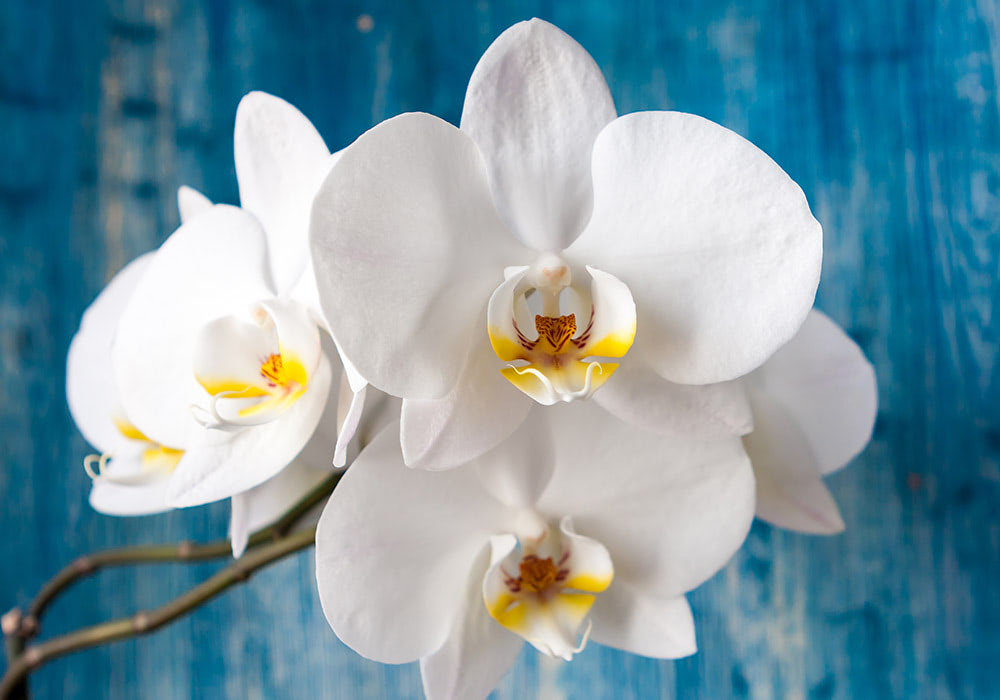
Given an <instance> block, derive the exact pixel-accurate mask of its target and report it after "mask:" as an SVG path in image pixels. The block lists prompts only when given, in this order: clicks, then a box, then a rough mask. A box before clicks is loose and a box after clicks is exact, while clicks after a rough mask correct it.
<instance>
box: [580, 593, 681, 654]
mask: <svg viewBox="0 0 1000 700" xmlns="http://www.w3.org/2000/svg"><path fill="white" fill-rule="evenodd" d="M590 619H591V620H592V621H593V623H594V629H593V632H591V634H590V636H591V638H592V639H593V640H594V641H595V642H597V643H598V644H603V645H604V646H608V647H614V648H615V649H622V650H624V651H628V652H631V653H633V654H640V655H642V656H649V657H652V658H654V659H679V658H682V657H684V656H690V655H691V654H693V653H695V652H696V651H697V650H698V647H697V644H696V642H695V633H694V618H693V617H692V615H691V607H690V606H689V605H688V603H687V601H686V600H685V599H684V596H678V597H676V598H657V597H654V596H651V595H649V594H647V593H645V592H643V591H641V590H637V589H635V588H632V587H630V586H629V585H628V584H627V583H625V582H622V581H614V582H612V584H611V587H610V588H609V589H608V590H606V591H605V592H604V593H602V594H601V595H599V596H597V600H596V601H595V602H594V607H593V609H592V610H591V612H590Z"/></svg>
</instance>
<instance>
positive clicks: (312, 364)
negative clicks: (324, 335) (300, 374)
mask: <svg viewBox="0 0 1000 700" xmlns="http://www.w3.org/2000/svg"><path fill="white" fill-rule="evenodd" d="M257 307H258V309H260V310H261V311H262V312H263V313H264V314H266V316H268V317H270V323H273V324H274V329H275V331H276V332H277V335H278V343H279V344H280V348H281V356H282V359H283V360H284V361H285V363H286V364H287V363H288V362H289V361H298V362H299V363H301V365H302V366H303V367H304V368H305V370H306V373H307V376H308V375H309V374H312V372H314V371H315V369H316V366H317V365H318V364H319V361H320V357H322V355H323V352H322V347H321V337H320V334H319V326H317V325H316V319H315V318H314V317H313V315H312V314H311V313H310V312H309V308H308V307H307V306H305V305H304V304H300V303H299V302H297V301H292V300H290V299H265V300H263V301H261V302H259V303H258V304H257ZM263 318H264V316H263V315H261V316H259V319H260V320H261V322H262V323H264V325H265V327H267V322H266V321H263Z"/></svg>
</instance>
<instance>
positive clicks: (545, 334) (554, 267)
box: [488, 253, 636, 406]
mask: <svg viewBox="0 0 1000 700" xmlns="http://www.w3.org/2000/svg"><path fill="white" fill-rule="evenodd" d="M586 269H587V272H588V273H589V274H590V276H591V289H590V290H589V292H588V290H585V289H580V288H579V287H578V286H575V285H573V284H572V280H573V275H572V272H571V268H570V266H569V265H568V264H566V263H565V262H564V261H563V260H562V259H561V258H559V257H558V256H555V255H553V254H551V253H546V254H543V255H542V256H541V257H540V258H539V260H538V261H537V262H536V263H535V264H534V265H532V266H530V267H522V268H513V269H508V270H507V271H505V277H506V279H505V281H504V282H503V284H501V285H500V286H499V287H498V288H497V289H496V291H494V293H493V296H492V297H491V299H490V305H489V314H488V315H489V329H488V330H489V336H490V342H491V344H492V345H493V350H494V352H495V353H496V355H497V357H498V358H499V359H501V360H503V361H504V362H506V363H507V365H506V366H505V367H504V368H503V369H501V370H500V371H501V374H503V375H504V377H505V378H506V379H507V380H508V381H510V382H511V383H512V384H513V385H514V386H516V387H517V388H518V389H520V390H521V391H522V392H524V393H525V394H528V395H529V396H531V397H532V398H533V399H535V400H536V401H537V402H538V403H540V404H543V405H546V406H547V405H552V404H554V403H559V402H570V401H576V400H579V399H586V398H589V397H590V396H591V395H592V394H593V393H594V392H595V391H597V389H599V388H600V387H601V386H602V385H603V384H604V383H605V382H606V381H608V379H610V378H611V375H612V374H614V372H615V370H616V369H617V368H618V364H617V363H615V362H606V361H604V360H603V359H601V360H599V359H598V358H608V357H610V358H619V357H623V356H624V355H625V354H626V353H627V352H628V350H629V348H630V347H631V345H632V341H633V339H634V338H635V327H636V324H635V304H634V302H633V301H632V295H631V293H630V292H629V290H628V287H626V286H625V285H624V283H622V282H621V281H620V280H618V279H617V278H615V277H614V276H612V275H610V274H608V273H606V272H603V271H601V270H597V269H595V268H591V267H587V268H586ZM564 292H565V293H566V294H564ZM533 293H534V294H537V295H538V296H539V297H540V301H541V304H540V306H541V308H540V309H538V310H539V311H540V312H541V313H536V314H535V315H534V327H535V333H534V334H531V333H530V332H529V331H528V328H527V324H528V323H530V322H531V312H530V311H529V301H528V298H529V296H530V295H532V294H533ZM569 296H573V297H575V299H570V298H568V297H569ZM564 297H567V298H566V299H565V301H566V302H567V304H568V305H570V306H572V308H571V309H565V311H568V313H563V311H564V309H563V308H562V304H563V301H564ZM574 302H575V303H574ZM578 313H586V314H587V316H586V318H587V321H586V323H585V324H580V323H578V320H577V319H578Z"/></svg>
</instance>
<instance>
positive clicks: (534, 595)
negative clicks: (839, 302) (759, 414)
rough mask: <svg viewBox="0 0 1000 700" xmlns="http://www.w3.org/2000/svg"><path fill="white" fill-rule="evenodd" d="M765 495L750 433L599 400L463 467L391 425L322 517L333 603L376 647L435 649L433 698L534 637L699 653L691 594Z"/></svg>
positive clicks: (503, 664) (527, 429) (341, 624)
mask: <svg viewBox="0 0 1000 700" xmlns="http://www.w3.org/2000/svg"><path fill="white" fill-rule="evenodd" d="M753 500H754V486H753V473H752V470H751V468H750V465H749V461H748V460H747V458H746V454H745V453H744V451H743V449H742V445H741V442H740V438H739V437H729V438H723V439H718V440H714V441H703V442H698V441H694V440H690V439H683V438H668V437H666V436H662V435H658V434H655V433H651V432H649V431H646V430H644V429H641V428H637V427H635V426H631V425H629V424H626V423H623V422H621V421H618V420H617V419H612V420H610V421H609V420H608V418H607V416H606V415H605V414H603V413H602V412H601V411H600V410H599V409H597V407H595V406H593V404H587V403H579V404H576V405H572V406H560V407H556V408H553V409H549V410H547V411H545V412H544V414H543V412H541V411H538V412H536V413H534V414H533V417H532V418H531V419H530V420H528V421H525V422H524V423H523V424H522V426H521V427H520V428H519V429H518V431H517V432H516V433H515V434H514V436H512V439H510V440H506V441H504V442H503V443H502V444H501V445H499V446H498V447H496V448H494V449H493V450H491V451H489V452H487V453H486V454H484V455H482V456H481V457H479V458H477V459H476V460H474V461H473V462H471V463H469V464H468V465H466V466H464V467H462V468H460V469H454V470H450V471H440V472H433V471H427V470H414V469H408V468H406V466H405V465H404V463H403V459H402V454H401V451H400V446H399V441H398V440H397V439H396V436H395V431H393V430H386V431H383V432H382V433H381V434H380V435H379V436H378V437H376V438H375V440H374V441H373V442H372V443H371V444H369V445H368V446H367V447H366V448H365V449H364V450H362V452H361V454H360V455H359V456H358V458H357V459H356V460H355V462H354V464H353V465H352V467H351V469H350V470H348V472H347V474H346V475H345V476H344V478H343V480H342V481H341V482H340V484H339V485H338V487H337V490H336V491H335V492H334V493H333V495H332V496H331V498H330V500H329V502H328V504H327V506H326V508H325V510H324V512H323V515H322V517H321V518H320V523H319V528H318V530H317V537H316V576H317V581H318V586H319V593H320V600H321V603H322V606H323V611H324V613H325V615H326V618H327V620H328V622H329V623H330V625H331V627H332V628H333V630H334V632H335V633H336V634H337V636H338V637H339V638H340V639H341V640H342V641H343V642H344V643H345V644H347V645H348V646H350V647H351V648H352V649H354V650H355V651H357V652H358V653H359V654H361V655H363V656H365V657H367V658H370V659H373V660H376V661H381V662H384V663H405V662H409V661H415V660H417V659H419V660H420V668H421V672H422V674H423V680H424V688H425V692H426V694H427V697H428V698H430V699H431V700H436V699H441V698H462V699H464V700H475V699H476V698H485V697H486V696H487V695H488V694H489V692H490V691H491V690H492V688H493V687H494V686H495V685H496V684H497V683H498V682H499V680H500V678H501V677H502V676H503V674H504V673H505V672H506V670H507V669H508V668H509V667H510V666H511V664H513V662H514V660H515V658H516V657H517V655H518V651H519V650H520V648H521V647H522V645H523V643H524V642H528V643H529V644H531V645H532V646H533V647H535V648H536V649H537V650H539V651H540V652H542V653H544V654H547V655H550V656H555V657H559V658H563V659H567V660H568V659H570V658H572V656H573V655H574V654H575V653H577V652H578V651H580V650H581V649H582V648H583V646H584V645H585V644H586V643H587V641H588V639H592V640H593V641H595V642H597V643H600V644H605V645H608V646H612V647H616V648H619V649H624V650H627V651H630V652H633V653H636V654H642V655H645V656H651V657H657V658H677V657H681V656H686V655H688V654H692V653H694V651H695V638H694V626H693V619H692V615H691V611H690V609H689V607H688V605H687V602H686V601H685V599H684V593H685V592H687V591H689V590H691V589H692V588H694V587H696V586H697V585H699V584H700V583H701V582H703V581H704V580H706V579H707V578H708V577H710V576H711V575H712V574H713V573H715V572H716V571H717V570H718V569H719V568H720V567H722V566H723V565H724V564H725V563H726V561H727V560H728V559H729V558H730V556H731V555H732V554H733V552H735V551H736V549H737V548H738V547H739V546H740V544H741V543H742V541H743V539H744V537H745V536H746V533H747V530H748V529H749V526H750V522H751V521H752V518H753Z"/></svg>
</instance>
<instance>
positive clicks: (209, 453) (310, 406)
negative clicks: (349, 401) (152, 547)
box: [167, 358, 331, 507]
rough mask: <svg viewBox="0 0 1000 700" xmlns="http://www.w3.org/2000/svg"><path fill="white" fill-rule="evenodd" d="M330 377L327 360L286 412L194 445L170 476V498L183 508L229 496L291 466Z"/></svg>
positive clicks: (317, 417)
mask: <svg viewBox="0 0 1000 700" xmlns="http://www.w3.org/2000/svg"><path fill="white" fill-rule="evenodd" d="M330 381H331V370H330V363H329V361H328V360H326V358H323V359H322V361H321V362H320V364H319V367H318V368H317V371H316V373H315V374H314V375H313V377H312V379H311V380H310V382H309V386H308V388H307V390H306V391H305V393H304V394H302V396H301V398H299V399H298V401H296V402H295V403H294V404H292V405H291V407H290V408H289V409H288V410H287V411H286V412H285V413H284V414H282V415H280V416H279V417H277V418H275V419H274V420H272V421H270V422H267V423H263V424H261V425H255V426H251V427H248V428H243V429H242V430H241V431H240V432H237V433H235V434H232V436H231V437H230V439H229V440H228V441H226V442H224V443H222V444H217V445H209V446H198V447H193V448H190V449H189V450H188V451H187V453H186V454H185V455H184V459H183V460H181V462H180V464H179V465H178V467H177V470H176V471H175V472H174V474H173V476H172V477H171V479H170V489H169V491H168V494H167V500H168V502H169V503H170V504H171V505H174V506H176V507H184V506H193V505H199V504H202V503H209V502H211V501H217V500H220V499H223V498H229V497H230V496H233V495H234V494H237V493H241V492H243V491H246V490H247V489H250V488H253V487H254V486H257V485H258V484H261V483H263V482H265V481H267V480H268V479H270V478H271V477H273V476H274V475H275V474H277V473H278V472H280V471H281V470H282V469H284V468H285V467H287V466H288V465H289V464H290V463H291V462H292V460H293V459H295V457H296V456H297V455H298V454H299V453H300V452H301V451H302V449H303V448H304V447H305V446H306V443H307V442H308V441H309V439H310V438H311V437H312V435H313V433H314V432H315V430H316V426H317V424H318V423H319V420H320V417H321V416H322V414H323V412H324V409H325V408H326V405H327V397H328V395H329V391H330Z"/></svg>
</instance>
